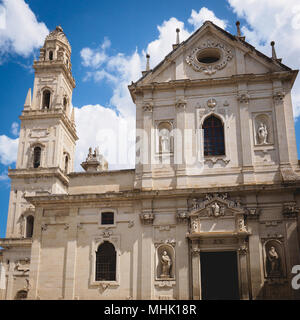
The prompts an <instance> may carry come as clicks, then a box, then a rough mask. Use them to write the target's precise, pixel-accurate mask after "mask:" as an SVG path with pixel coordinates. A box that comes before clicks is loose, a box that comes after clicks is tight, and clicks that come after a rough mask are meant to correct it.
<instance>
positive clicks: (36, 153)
mask: <svg viewBox="0 0 300 320" xmlns="http://www.w3.org/2000/svg"><path fill="white" fill-rule="evenodd" d="M41 152H42V149H41V147H35V148H34V150H33V167H34V168H38V167H39V166H40V165H41Z"/></svg>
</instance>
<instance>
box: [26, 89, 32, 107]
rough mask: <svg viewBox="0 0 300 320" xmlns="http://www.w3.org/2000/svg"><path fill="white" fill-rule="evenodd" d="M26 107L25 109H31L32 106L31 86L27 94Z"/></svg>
mask: <svg viewBox="0 0 300 320" xmlns="http://www.w3.org/2000/svg"><path fill="white" fill-rule="evenodd" d="M24 108H25V109H30V108H31V88H29V90H28V93H27V96H26V100H25V104H24Z"/></svg>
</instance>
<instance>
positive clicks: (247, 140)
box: [237, 83, 255, 183]
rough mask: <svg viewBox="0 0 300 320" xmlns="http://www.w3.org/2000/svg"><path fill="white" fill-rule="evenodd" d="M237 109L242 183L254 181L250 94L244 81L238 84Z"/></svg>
mask: <svg viewBox="0 0 300 320" xmlns="http://www.w3.org/2000/svg"><path fill="white" fill-rule="evenodd" d="M237 99H238V109H239V114H240V130H241V145H242V156H243V163H242V166H243V179H244V183H253V182H255V176H254V174H253V159H252V150H251V146H252V139H251V130H250V126H249V123H250V121H249V120H250V117H251V115H250V113H249V105H250V96H249V94H248V90H247V84H246V83H240V84H239V85H238V98H237Z"/></svg>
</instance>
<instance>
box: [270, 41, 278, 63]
mask: <svg viewBox="0 0 300 320" xmlns="http://www.w3.org/2000/svg"><path fill="white" fill-rule="evenodd" d="M271 47H272V59H273V60H277V55H276V51H275V41H271Z"/></svg>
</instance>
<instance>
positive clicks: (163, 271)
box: [156, 244, 175, 280]
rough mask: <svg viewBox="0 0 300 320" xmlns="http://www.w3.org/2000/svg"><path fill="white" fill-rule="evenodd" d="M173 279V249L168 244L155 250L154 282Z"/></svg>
mask: <svg viewBox="0 0 300 320" xmlns="http://www.w3.org/2000/svg"><path fill="white" fill-rule="evenodd" d="M174 279H175V249H174V247H173V246H171V245H169V244H161V245H159V246H158V247H157V248H156V280H174Z"/></svg>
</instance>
